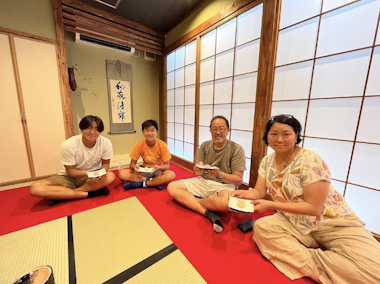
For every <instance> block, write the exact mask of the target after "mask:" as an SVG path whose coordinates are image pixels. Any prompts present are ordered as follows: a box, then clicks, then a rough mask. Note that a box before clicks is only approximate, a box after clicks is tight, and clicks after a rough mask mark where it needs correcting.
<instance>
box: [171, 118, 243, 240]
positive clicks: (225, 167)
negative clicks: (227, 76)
mask: <svg viewBox="0 0 380 284" xmlns="http://www.w3.org/2000/svg"><path fill="white" fill-rule="evenodd" d="M229 128H230V126H229V123H228V120H227V119H226V118H225V117H224V116H215V117H214V118H213V119H212V120H211V123H210V131H211V136H212V140H211V141H206V142H203V143H202V145H201V147H200V148H199V150H198V152H197V155H196V157H195V165H194V168H193V170H194V173H195V174H196V175H197V176H198V177H195V178H189V179H181V180H179V181H174V182H171V183H170V184H169V185H168V193H169V194H170V196H172V197H173V198H174V199H175V200H176V201H178V202H179V203H181V204H182V205H184V206H186V207H188V208H189V209H191V210H193V211H195V212H198V213H199V214H202V215H204V216H205V217H207V218H208V219H209V220H210V221H211V222H212V223H213V228H214V231H215V232H217V233H220V232H222V231H223V223H222V221H221V219H220V213H219V212H223V211H228V210H229V208H228V196H229V192H230V191H233V190H235V188H236V187H238V186H239V185H240V184H241V183H242V181H243V172H244V171H245V170H246V167H245V154H244V150H243V147H241V146H240V145H239V144H236V143H235V142H232V141H229V140H227V135H228V133H229V131H230V129H229ZM205 167H206V169H205ZM197 197H198V198H197Z"/></svg>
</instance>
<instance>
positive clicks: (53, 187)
mask: <svg viewBox="0 0 380 284" xmlns="http://www.w3.org/2000/svg"><path fill="white" fill-rule="evenodd" d="M114 180H115V174H114V173H113V172H107V173H106V175H104V176H103V177H101V178H100V179H99V180H87V182H86V183H85V184H83V185H82V186H80V187H78V188H75V189H71V188H68V187H65V186H63V185H62V184H61V183H60V182H58V181H57V180H56V179H55V178H47V179H41V180H38V181H36V182H34V183H32V185H31V186H30V188H29V193H30V194H31V195H33V196H37V197H41V198H48V199H53V200H64V199H79V198H87V197H88V192H92V191H96V190H99V189H101V188H104V187H106V186H108V185H110V184H111V183H112V182H113V181H114Z"/></svg>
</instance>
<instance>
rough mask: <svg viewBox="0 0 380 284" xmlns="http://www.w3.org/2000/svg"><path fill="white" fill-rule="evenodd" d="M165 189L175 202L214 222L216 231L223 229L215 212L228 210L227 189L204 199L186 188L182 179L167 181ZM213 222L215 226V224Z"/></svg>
mask: <svg viewBox="0 0 380 284" xmlns="http://www.w3.org/2000/svg"><path fill="white" fill-rule="evenodd" d="M167 190H168V193H169V195H170V196H171V197H173V198H174V199H175V200H176V201H177V202H179V203H181V204H182V205H184V206H185V207H187V208H189V209H191V210H193V211H195V212H197V213H199V214H201V215H203V216H206V217H207V218H208V219H209V220H210V221H211V222H212V223H213V224H214V230H215V231H216V232H221V231H222V230H223V225H222V223H221V221H220V217H219V214H218V213H216V212H225V211H228V210H229V208H228V193H229V191H228V190H221V191H219V192H218V194H215V195H211V196H210V197H207V198H204V199H199V198H196V197H195V196H194V195H193V194H192V193H191V192H189V191H188V190H187V187H186V185H185V183H183V182H182V181H174V182H171V183H169V185H168V188H167ZM213 211H216V212H213ZM219 222H220V224H219ZM215 223H216V224H217V226H215Z"/></svg>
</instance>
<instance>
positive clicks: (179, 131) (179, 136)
mask: <svg viewBox="0 0 380 284" xmlns="http://www.w3.org/2000/svg"><path fill="white" fill-rule="evenodd" d="M174 138H175V139H176V140H181V141H183V124H182V123H176V124H175V133H174Z"/></svg>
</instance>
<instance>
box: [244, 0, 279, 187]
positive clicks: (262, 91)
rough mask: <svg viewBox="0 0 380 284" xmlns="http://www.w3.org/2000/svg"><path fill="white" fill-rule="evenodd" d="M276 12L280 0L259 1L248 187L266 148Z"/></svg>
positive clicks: (273, 62) (273, 69) (272, 78)
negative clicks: (260, 23) (252, 130)
mask: <svg viewBox="0 0 380 284" xmlns="http://www.w3.org/2000/svg"><path fill="white" fill-rule="evenodd" d="M280 12H281V0H264V1H263V18H262V28H261V39H260V41H261V42H260V59H259V68H258V76H257V90H256V104H255V120H254V128H253V129H254V132H253V140H252V156H251V172H250V182H249V185H250V186H251V187H253V186H254V185H255V184H256V180H257V176H258V173H257V171H258V169H259V165H260V162H261V159H262V158H263V157H264V156H265V155H266V152H267V146H266V145H265V144H264V141H262V137H263V135H264V132H265V126H266V124H267V121H268V119H269V117H270V114H271V108H272V96H273V85H274V74H275V65H276V55H277V42H278V30H279V24H280Z"/></svg>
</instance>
